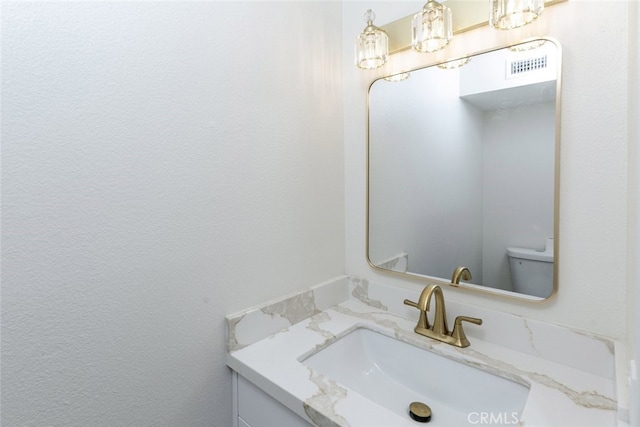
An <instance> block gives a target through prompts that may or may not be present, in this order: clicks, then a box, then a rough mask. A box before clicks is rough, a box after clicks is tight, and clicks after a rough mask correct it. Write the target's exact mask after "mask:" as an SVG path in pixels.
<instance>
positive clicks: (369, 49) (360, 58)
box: [355, 9, 389, 70]
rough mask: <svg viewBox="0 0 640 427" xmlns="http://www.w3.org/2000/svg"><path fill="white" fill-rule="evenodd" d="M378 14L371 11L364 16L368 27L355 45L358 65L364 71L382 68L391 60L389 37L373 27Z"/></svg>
mask: <svg viewBox="0 0 640 427" xmlns="http://www.w3.org/2000/svg"><path fill="white" fill-rule="evenodd" d="M374 19H376V14H375V13H373V11H372V10H371V9H369V10H367V12H366V13H365V14H364V20H365V22H366V23H367V26H366V27H365V28H364V30H363V31H362V33H360V34H359V35H358V37H357V38H356V43H355V60H356V65H357V66H358V67H359V68H362V69H364V70H373V69H376V68H378V67H382V66H383V65H384V64H385V63H386V62H387V59H388V58H389V37H388V36H387V33H385V32H384V31H383V30H381V29H380V28H378V27H376V26H375V25H373V21H374Z"/></svg>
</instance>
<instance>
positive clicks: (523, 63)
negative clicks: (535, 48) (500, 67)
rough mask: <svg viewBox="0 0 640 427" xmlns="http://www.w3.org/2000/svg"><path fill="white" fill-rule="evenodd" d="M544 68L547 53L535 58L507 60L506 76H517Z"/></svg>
mask: <svg viewBox="0 0 640 427" xmlns="http://www.w3.org/2000/svg"><path fill="white" fill-rule="evenodd" d="M545 68H547V55H542V56H538V57H537V58H527V59H517V60H514V61H507V78H508V79H510V78H513V77H519V76H520V75H522V74H525V73H531V72H533V71H536V70H543V69H545Z"/></svg>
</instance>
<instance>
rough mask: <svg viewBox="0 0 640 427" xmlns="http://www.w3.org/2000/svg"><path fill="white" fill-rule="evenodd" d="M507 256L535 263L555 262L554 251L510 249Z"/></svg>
mask: <svg viewBox="0 0 640 427" xmlns="http://www.w3.org/2000/svg"><path fill="white" fill-rule="evenodd" d="M507 255H509V256H510V257H512V258H520V259H529V260H533V261H542V262H553V251H552V250H551V251H537V250H535V249H527V248H516V247H512V246H510V247H508V248H507Z"/></svg>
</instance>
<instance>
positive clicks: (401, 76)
mask: <svg viewBox="0 0 640 427" xmlns="http://www.w3.org/2000/svg"><path fill="white" fill-rule="evenodd" d="M409 75H410V74H409V73H398V74H394V75H392V76H387V77H385V78H384V79H385V80H386V81H388V82H401V81H403V80H407V79H408V78H409Z"/></svg>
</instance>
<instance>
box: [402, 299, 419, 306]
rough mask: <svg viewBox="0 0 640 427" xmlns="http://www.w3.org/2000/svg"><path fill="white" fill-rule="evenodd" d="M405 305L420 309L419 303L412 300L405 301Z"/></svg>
mask: <svg viewBox="0 0 640 427" xmlns="http://www.w3.org/2000/svg"><path fill="white" fill-rule="evenodd" d="M404 305H409V306H411V307H413V308H418V303H417V302H413V301H411V300H408V299H405V300H404Z"/></svg>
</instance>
